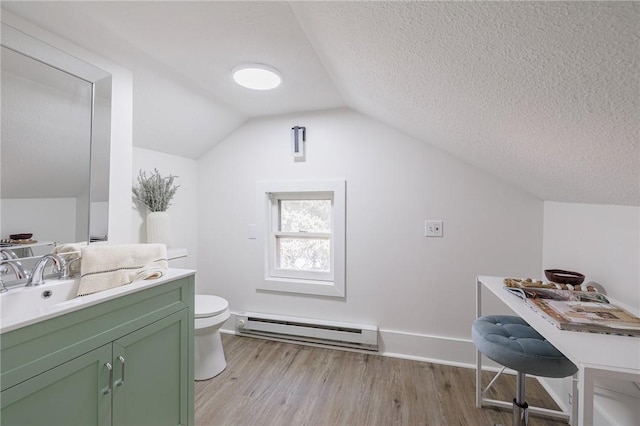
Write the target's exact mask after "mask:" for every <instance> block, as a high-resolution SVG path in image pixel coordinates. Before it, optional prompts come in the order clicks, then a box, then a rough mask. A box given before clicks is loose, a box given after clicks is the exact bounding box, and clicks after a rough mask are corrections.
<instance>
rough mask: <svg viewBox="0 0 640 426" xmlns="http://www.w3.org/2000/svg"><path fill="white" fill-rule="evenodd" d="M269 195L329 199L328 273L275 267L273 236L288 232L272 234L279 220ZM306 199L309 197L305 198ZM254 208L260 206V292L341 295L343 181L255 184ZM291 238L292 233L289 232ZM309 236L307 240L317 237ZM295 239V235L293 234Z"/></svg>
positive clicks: (343, 259)
mask: <svg viewBox="0 0 640 426" xmlns="http://www.w3.org/2000/svg"><path fill="white" fill-rule="evenodd" d="M273 195H278V197H277V198H276V199H277V200H279V199H314V198H316V199H327V198H326V197H327V195H329V196H330V197H331V199H332V217H331V226H332V235H331V236H330V237H329V238H330V241H331V242H332V244H331V271H330V272H329V273H325V272H314V271H293V270H282V269H278V268H275V249H276V241H277V236H275V234H281V235H285V234H286V235H288V234H290V233H288V232H280V231H273V229H274V227H276V229H277V225H278V223H277V221H278V219H279V211H278V203H277V202H276V203H274V202H273ZM306 197H309V198H306ZM258 200H259V202H258V205H259V206H261V210H260V214H259V218H260V222H261V224H260V228H261V232H259V234H258V235H259V236H260V237H261V239H262V245H263V251H264V258H263V271H264V273H263V280H262V282H261V283H260V284H259V285H258V287H257V288H258V289H260V290H269V291H281V292H288V293H302V294H311V295H320V296H333V297H344V296H345V241H346V232H345V231H346V229H345V224H346V182H345V181H344V180H337V179H335V180H313V181H263V182H258ZM293 234H294V235H295V234H296V233H293ZM321 234H323V233H319V234H316V233H313V234H310V235H309V237H311V238H313V237H314V236H316V237H317V236H321ZM296 236H299V234H297V235H296Z"/></svg>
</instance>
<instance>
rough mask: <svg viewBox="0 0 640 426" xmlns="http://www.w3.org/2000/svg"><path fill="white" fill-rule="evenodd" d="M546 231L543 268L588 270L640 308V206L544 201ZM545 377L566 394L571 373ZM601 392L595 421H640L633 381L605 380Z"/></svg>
mask: <svg viewBox="0 0 640 426" xmlns="http://www.w3.org/2000/svg"><path fill="white" fill-rule="evenodd" d="M543 235H544V236H543V256H542V266H543V269H551V268H559V269H568V270H572V271H578V272H580V273H583V274H584V275H585V281H587V282H589V281H592V282H596V283H598V284H600V285H602V286H603V287H604V290H605V291H606V293H607V294H608V295H609V296H611V297H612V298H614V299H617V300H620V301H622V302H624V303H626V304H628V305H630V306H631V307H632V308H634V309H635V310H636V311H639V310H640V208H639V207H633V206H612V205H592V204H571V203H558V202H551V201H545V203H544V234H543ZM630 339H631V337H630ZM545 382H547V383H549V385H550V386H551V388H552V391H553V392H555V393H556V394H557V395H560V396H562V397H563V398H562V399H566V397H564V396H565V395H567V393H568V392H569V389H570V383H569V379H565V380H548V379H545ZM597 394H598V395H597V396H596V402H595V403H596V408H597V410H596V416H597V418H596V422H595V424H616V425H637V424H640V411H639V410H638V404H639V403H640V391H639V390H638V389H637V388H636V387H635V386H633V385H632V384H631V383H630V382H620V381H618V382H606V383H604V382H600V383H599V386H598V389H597Z"/></svg>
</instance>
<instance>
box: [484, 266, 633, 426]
mask: <svg viewBox="0 0 640 426" xmlns="http://www.w3.org/2000/svg"><path fill="white" fill-rule="evenodd" d="M503 280H504V278H500V277H487V276H479V277H477V279H476V317H478V318H479V317H480V316H482V287H485V288H487V289H489V290H490V291H491V292H492V293H493V294H495V295H496V296H497V297H498V298H499V299H500V300H501V301H502V302H504V303H505V304H506V305H507V306H508V307H509V308H511V309H512V310H513V312H515V313H516V314H517V315H518V316H520V317H521V318H522V319H524V320H525V321H526V322H528V323H529V325H531V326H532V327H533V328H535V329H536V331H537V332H538V333H540V334H541V335H542V336H543V337H544V338H545V339H547V340H548V341H549V342H551V344H552V345H553V346H555V347H556V348H558V350H559V351H560V352H562V353H563V354H564V355H565V356H566V357H567V358H569V359H570V360H571V362H573V363H574V364H575V365H576V366H577V367H578V383H577V393H578V398H577V400H576V397H575V395H574V397H573V410H572V411H573V415H574V416H575V415H577V420H578V422H577V424H578V425H579V426H591V425H593V396H594V382H595V379H596V378H597V377H610V378H616V379H621V380H629V381H640V337H630V336H618V335H613V334H599V333H581V332H575V331H566V330H560V329H558V328H556V327H555V326H554V325H552V324H551V323H549V322H548V321H547V320H545V319H544V318H542V316H540V315H539V314H538V313H536V312H535V311H533V309H531V308H529V307H528V306H526V305H525V304H524V301H523V300H522V299H520V298H519V297H518V296H516V295H514V294H511V293H509V292H507V291H505V290H504V289H503V287H504V283H503ZM611 303H614V304H616V305H618V306H623V307H625V308H626V309H628V310H629V311H631V312H633V310H631V309H629V307H628V306H624V305H623V304H621V303H619V302H617V301H615V300H611ZM633 313H634V314H636V315H637V314H638V313H637V312H633ZM489 314H491V313H489ZM476 359H477V368H478V372H481V370H482V361H481V359H482V357H481V356H479V353H478V355H477V358H476ZM477 377H479V374H478V375H477ZM479 389H480V386H478V384H476V402H477V403H478V404H481V402H482V401H484V400H483V399H482V395H479V394H478V391H479ZM574 391H575V386H574ZM576 402H577V407H576ZM489 405H491V404H489ZM493 405H499V404H493ZM499 406H500V405H499ZM572 417H573V416H572ZM572 420H573V419H572Z"/></svg>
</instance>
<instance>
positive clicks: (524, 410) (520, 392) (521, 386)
mask: <svg viewBox="0 0 640 426" xmlns="http://www.w3.org/2000/svg"><path fill="white" fill-rule="evenodd" d="M526 377H527V376H526V374H524V373H521V372H520V371H518V377H517V382H516V397H515V398H514V399H513V422H512V425H513V426H528V425H529V404H527V401H525V396H524V394H525V385H526Z"/></svg>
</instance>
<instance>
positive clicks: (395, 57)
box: [2, 1, 640, 205]
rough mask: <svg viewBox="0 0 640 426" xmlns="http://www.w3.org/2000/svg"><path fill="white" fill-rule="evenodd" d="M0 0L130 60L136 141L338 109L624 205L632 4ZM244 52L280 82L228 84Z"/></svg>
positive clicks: (511, 175) (638, 15) (178, 147)
mask: <svg viewBox="0 0 640 426" xmlns="http://www.w3.org/2000/svg"><path fill="white" fill-rule="evenodd" d="M2 7H3V8H4V9H5V10H8V11H10V12H12V13H14V14H16V15H18V16H20V17H23V18H25V19H27V20H29V21H31V22H33V23H35V24H37V25H38V26H40V27H43V28H45V29H47V30H49V31H50V32H52V33H55V34H57V35H59V36H61V37H64V38H67V39H69V40H71V41H73V42H75V43H76V44H78V45H80V46H82V47H84V48H87V49H89V50H92V51H95V52H97V53H99V54H101V55H102V56H104V57H106V58H109V59H110V60H112V61H113V62H116V63H119V64H121V65H122V66H124V67H126V68H128V69H130V70H132V72H133V76H134V145H136V146H140V147H144V148H149V149H155V150H159V151H163V152H167V153H171V154H176V155H181V156H185V157H190V158H198V157H199V156H200V155H202V154H203V153H205V152H207V151H208V150H209V149H211V148H212V147H213V146H215V145H216V144H217V143H219V142H220V141H221V140H223V139H224V138H225V137H226V136H227V135H228V134H229V133H231V132H233V131H234V130H235V129H236V128H237V127H239V126H241V125H242V123H243V122H244V121H246V120H247V119H250V118H252V117H257V116H266V115H277V114H285V113H294V112H300V111H313V110H322V109H329V108H339V107H348V108H352V109H354V110H357V111H359V112H361V113H363V114H366V115H368V116H371V117H373V118H375V119H377V120H379V121H381V122H383V123H386V124H387V125H389V126H392V127H395V128H397V129H399V130H401V131H403V132H405V133H407V134H410V135H412V136H414V137H415V138H417V139H419V140H421V141H424V142H425V143H428V144H431V145H433V146H436V147H438V148H439V149H441V150H443V151H446V152H448V153H450V154H451V155H453V156H455V157H457V158H459V159H460V160H462V161H464V162H467V163H470V164H472V165H474V166H477V167H478V168H480V169H483V170H486V171H487V172H489V173H492V174H495V175H497V176H499V177H501V178H503V179H505V180H507V181H510V182H512V183H513V184H514V185H516V186H519V187H520V188H522V189H524V190H526V191H528V192H530V193H532V194H534V195H535V196H537V197H539V198H540V199H543V200H554V201H566V202H581V203H599V204H622V205H640V3H635V2H398V1H389V2H352V1H332V2H270V1H259V2H239V1H204V2H196V1H181V2H170V1H140V2H136V1H125V2H113V1H111V2H82V1H74V2H57V1H46V2H10V1H2ZM247 62H251V63H265V64H268V65H271V66H273V67H275V68H277V69H279V70H280V71H281V73H282V75H283V80H284V82H283V85H282V86H281V87H280V88H278V89H276V90H275V91H272V92H252V91H248V90H247V89H243V88H241V87H238V86H235V85H234V84H233V83H232V81H231V70H232V69H233V68H234V67H235V66H237V65H239V64H242V63H247Z"/></svg>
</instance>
